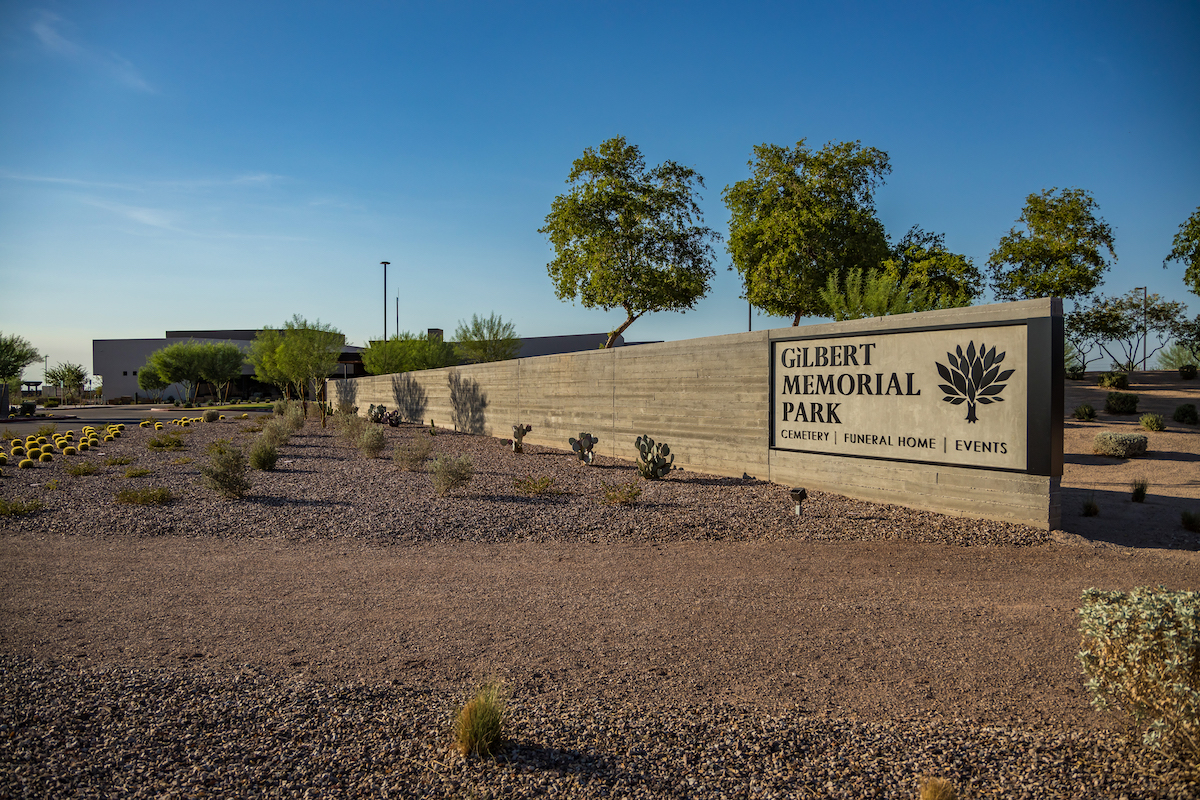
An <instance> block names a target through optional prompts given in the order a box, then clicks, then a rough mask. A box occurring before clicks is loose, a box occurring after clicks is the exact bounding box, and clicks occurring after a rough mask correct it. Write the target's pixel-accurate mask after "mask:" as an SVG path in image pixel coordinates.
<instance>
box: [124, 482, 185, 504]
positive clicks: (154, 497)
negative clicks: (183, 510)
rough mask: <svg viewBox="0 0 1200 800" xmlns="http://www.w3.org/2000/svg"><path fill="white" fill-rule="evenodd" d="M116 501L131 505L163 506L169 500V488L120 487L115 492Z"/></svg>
mask: <svg viewBox="0 0 1200 800" xmlns="http://www.w3.org/2000/svg"><path fill="white" fill-rule="evenodd" d="M116 499H117V502H118V503H124V504H125V505H131V506H165V505H166V504H167V503H169V502H171V499H172V498H171V490H170V489H166V488H164V487H161V486H160V487H157V488H146V489H122V490H121V491H119V492H117V494H116Z"/></svg>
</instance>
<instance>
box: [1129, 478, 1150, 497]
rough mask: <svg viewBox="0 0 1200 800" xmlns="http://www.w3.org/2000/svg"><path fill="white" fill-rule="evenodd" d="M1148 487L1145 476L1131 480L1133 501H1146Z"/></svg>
mask: <svg viewBox="0 0 1200 800" xmlns="http://www.w3.org/2000/svg"><path fill="white" fill-rule="evenodd" d="M1149 488H1150V483H1149V482H1148V481H1147V480H1146V479H1145V478H1136V479H1135V480H1134V481H1133V497H1132V498H1131V499H1132V500H1133V502H1135V503H1144V502H1146V490H1147V489H1149Z"/></svg>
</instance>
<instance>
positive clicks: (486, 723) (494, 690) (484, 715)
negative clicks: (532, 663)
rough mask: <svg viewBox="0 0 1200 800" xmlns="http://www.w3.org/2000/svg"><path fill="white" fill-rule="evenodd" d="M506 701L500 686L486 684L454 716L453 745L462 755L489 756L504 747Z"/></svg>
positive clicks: (493, 683)
mask: <svg viewBox="0 0 1200 800" xmlns="http://www.w3.org/2000/svg"><path fill="white" fill-rule="evenodd" d="M505 699H506V698H505V696H504V691H503V689H502V688H501V686H500V684H498V683H495V682H492V683H486V684H484V685H483V686H481V687H479V689H478V690H476V692H475V696H474V697H472V698H471V699H470V700H468V701H467V704H466V705H465V706H463V707H462V708H460V709H458V710H457V711H456V712H455V714H454V744H455V746H456V747H458V749H459V751H460V752H462V754H463V755H469V754H474V755H481V756H490V755H492V754H494V753H497V752H499V751H500V750H501V749H502V748H503V747H504V722H505V717H506V715H507V709H506V706H505Z"/></svg>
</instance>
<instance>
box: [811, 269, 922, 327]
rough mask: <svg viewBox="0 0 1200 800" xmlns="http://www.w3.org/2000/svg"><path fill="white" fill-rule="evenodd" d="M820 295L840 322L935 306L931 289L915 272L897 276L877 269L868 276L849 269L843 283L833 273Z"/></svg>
mask: <svg viewBox="0 0 1200 800" xmlns="http://www.w3.org/2000/svg"><path fill="white" fill-rule="evenodd" d="M821 299H822V300H823V301H824V302H825V304H826V305H827V306H829V311H830V316H832V317H833V318H834V319H835V320H838V321H839V322H840V321H841V320H846V319H863V318H865V317H886V316H889V315H891V314H909V313H911V312H913V311H928V310H929V309H930V308H931V307H932V306H931V301H930V295H929V290H928V289H925V288H922V287H921V286H918V285H917V282H916V278H915V277H914V276H912V275H910V276H908V277H906V278H904V279H903V280H897V279H896V278H894V277H892V276H891V275H888V274H886V273H883V272H880V271H879V270H875V269H873V270H870V271H869V272H867V274H866V277H865V278H864V277H863V271H862V270H861V269H858V268H855V269H852V270H850V272H849V273H848V274H847V275H846V280H845V281H844V284H843V286H839V285H838V280H837V276H836V275H830V276H829V279H828V281H826V283H825V288H824V289H822V290H821Z"/></svg>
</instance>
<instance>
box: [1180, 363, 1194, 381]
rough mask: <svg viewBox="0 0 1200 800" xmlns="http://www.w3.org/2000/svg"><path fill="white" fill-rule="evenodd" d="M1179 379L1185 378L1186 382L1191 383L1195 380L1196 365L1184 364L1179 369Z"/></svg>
mask: <svg viewBox="0 0 1200 800" xmlns="http://www.w3.org/2000/svg"><path fill="white" fill-rule="evenodd" d="M1179 377H1181V378H1183V379H1184V380H1185V381H1190V380H1192V379H1193V378H1195V377H1196V365H1195V364H1184V365H1183V366H1181V367H1180V368H1179Z"/></svg>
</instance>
